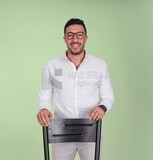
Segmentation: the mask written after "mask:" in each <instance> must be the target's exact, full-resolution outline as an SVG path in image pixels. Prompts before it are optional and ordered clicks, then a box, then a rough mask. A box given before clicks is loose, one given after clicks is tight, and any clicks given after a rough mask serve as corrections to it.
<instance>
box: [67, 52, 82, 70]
mask: <svg viewBox="0 0 153 160" xmlns="http://www.w3.org/2000/svg"><path fill="white" fill-rule="evenodd" d="M84 57H85V51H83V52H81V53H80V54H78V55H73V54H71V53H69V52H67V58H68V59H69V60H70V61H71V62H73V63H74V64H75V66H76V68H77V69H78V68H79V66H80V64H81V62H82V61H83V59H84Z"/></svg>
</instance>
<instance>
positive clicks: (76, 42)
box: [70, 42, 81, 45]
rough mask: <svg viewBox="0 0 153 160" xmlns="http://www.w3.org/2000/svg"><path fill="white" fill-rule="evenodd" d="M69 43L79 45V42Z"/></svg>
mask: <svg viewBox="0 0 153 160" xmlns="http://www.w3.org/2000/svg"><path fill="white" fill-rule="evenodd" d="M70 44H79V45H80V44H81V43H79V42H72V43H70Z"/></svg>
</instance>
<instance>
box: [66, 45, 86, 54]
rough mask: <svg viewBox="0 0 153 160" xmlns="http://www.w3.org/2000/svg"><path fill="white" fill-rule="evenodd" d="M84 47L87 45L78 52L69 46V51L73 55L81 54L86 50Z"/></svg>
mask: <svg viewBox="0 0 153 160" xmlns="http://www.w3.org/2000/svg"><path fill="white" fill-rule="evenodd" d="M84 47H85V45H83V46H82V47H81V49H80V50H79V51H78V52H74V51H73V50H72V49H71V48H68V51H69V53H70V54H72V55H79V54H81V53H82V52H84Z"/></svg>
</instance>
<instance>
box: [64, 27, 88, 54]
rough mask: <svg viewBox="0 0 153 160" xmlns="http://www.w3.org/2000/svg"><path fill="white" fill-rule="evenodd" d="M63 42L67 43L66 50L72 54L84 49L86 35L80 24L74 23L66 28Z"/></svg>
mask: <svg viewBox="0 0 153 160" xmlns="http://www.w3.org/2000/svg"><path fill="white" fill-rule="evenodd" d="M64 40H65V43H66V44H67V48H68V52H70V53H71V54H73V55H78V54H80V53H82V52H83V51H84V47H85V43H86V40H87V35H85V31H84V28H83V26H82V25H78V24H74V25H70V26H68V27H67V28H66V33H65V35H64Z"/></svg>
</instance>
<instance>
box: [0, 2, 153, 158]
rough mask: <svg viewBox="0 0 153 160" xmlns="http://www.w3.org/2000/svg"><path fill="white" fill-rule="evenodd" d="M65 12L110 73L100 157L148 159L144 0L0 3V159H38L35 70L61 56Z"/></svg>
mask: <svg viewBox="0 0 153 160" xmlns="http://www.w3.org/2000/svg"><path fill="white" fill-rule="evenodd" d="M72 17H79V18H81V19H83V20H84V21H85V23H86V25H87V28H88V35H89V39H88V43H87V45H86V50H87V51H88V52H89V53H91V54H93V55H95V56H97V57H99V58H103V59H104V60H105V61H106V62H107V64H108V65H109V69H110V72H111V78H112V83H113V88H114V91H115V99H116V100H115V104H114V108H113V109H112V110H111V111H110V112H109V113H108V114H107V115H106V117H105V118H104V121H103V135H104V142H103V160H152V159H153V151H152V149H153V125H152V121H153V118H152V114H153V98H152V96H153V85H152V83H153V71H152V60H153V1H152V0H150V1H149V0H77V1H73V0H0V160H42V159H43V148H42V134H41V127H40V126H39V125H38V123H37V120H36V114H37V104H38V92H39V88H40V83H41V69H42V66H43V64H44V63H45V62H46V61H47V60H48V59H51V58H53V57H56V56H58V55H62V54H63V53H64V51H65V49H66V47H65V44H64V41H63V26H64V25H65V22H66V21H67V20H68V19H69V18H72Z"/></svg>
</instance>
